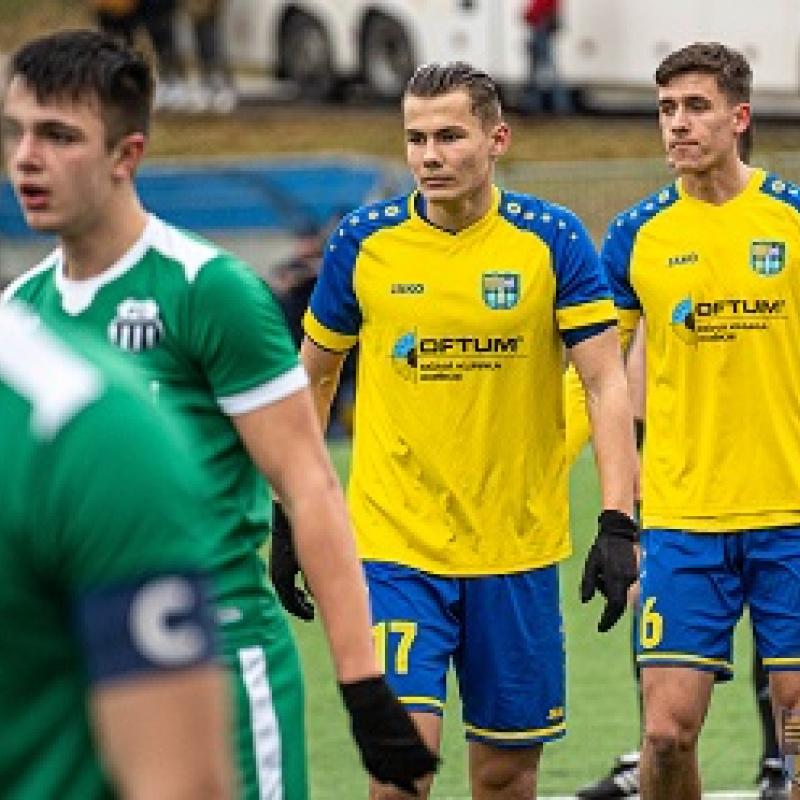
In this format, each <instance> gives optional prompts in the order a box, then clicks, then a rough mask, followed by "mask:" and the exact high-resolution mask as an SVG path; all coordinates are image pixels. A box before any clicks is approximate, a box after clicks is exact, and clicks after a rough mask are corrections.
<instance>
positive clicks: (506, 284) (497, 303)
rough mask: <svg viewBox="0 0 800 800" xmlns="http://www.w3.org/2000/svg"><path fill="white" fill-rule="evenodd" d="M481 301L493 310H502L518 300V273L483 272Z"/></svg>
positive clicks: (519, 282) (513, 304)
mask: <svg viewBox="0 0 800 800" xmlns="http://www.w3.org/2000/svg"><path fill="white" fill-rule="evenodd" d="M482 283H483V302H484V303H486V305H487V306H489V308H491V309H492V310H493V311H504V310H506V309H509V308H514V306H515V305H516V304H517V303H518V302H519V294H520V284H521V280H520V275H519V273H518V272H484V273H483V276H482Z"/></svg>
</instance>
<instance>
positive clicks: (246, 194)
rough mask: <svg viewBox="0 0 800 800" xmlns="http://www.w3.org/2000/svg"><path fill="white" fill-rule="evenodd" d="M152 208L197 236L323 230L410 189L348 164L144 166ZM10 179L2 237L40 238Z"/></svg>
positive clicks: (391, 169)
mask: <svg viewBox="0 0 800 800" xmlns="http://www.w3.org/2000/svg"><path fill="white" fill-rule="evenodd" d="M137 186H138V189H139V193H140V195H141V198H142V202H143V203H144V205H145V207H146V208H147V209H148V210H150V211H152V212H154V213H155V214H158V215H159V216H160V217H162V218H163V219H165V220H167V221H168V222H171V223H172V224H174V225H178V226H180V227H183V228H188V229H190V230H193V231H197V232H208V233H210V232H218V233H236V232H247V231H258V230H281V231H286V230H290V231H291V230H298V229H299V228H302V227H305V226H308V225H322V224H324V223H325V222H326V221H328V220H329V219H330V218H331V217H333V216H335V215H336V216H338V215H341V214H342V213H343V212H344V211H349V210H351V209H353V208H355V207H357V206H359V205H361V204H363V203H365V202H368V201H369V200H373V199H377V198H380V197H385V196H387V195H391V194H394V193H397V192H401V191H405V190H407V189H408V187H409V184H408V178H407V177H406V176H405V174H404V173H402V172H400V171H399V170H398V169H397V167H395V166H394V165H390V164H387V163H383V162H378V161H374V162H373V161H369V160H361V159H352V160H348V159H345V158H325V159H314V158H310V159H304V160H302V161H298V160H286V159H275V160H267V161H264V160H260V161H231V162H212V163H203V164H198V163H191V164H173V165H157V164H152V165H146V166H143V167H142V169H141V170H140V172H139V175H138V177H137ZM36 235H37V234H35V233H33V232H32V231H31V230H30V229H29V228H28V227H27V225H26V224H25V220H24V218H23V216H22V212H21V210H20V208H19V205H18V203H17V201H16V198H15V196H14V192H13V190H12V188H11V185H10V184H9V183H8V181H7V180H3V181H0V237H6V238H15V239H25V238H33V237H35V236H36Z"/></svg>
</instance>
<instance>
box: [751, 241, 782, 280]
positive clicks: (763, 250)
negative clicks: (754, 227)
mask: <svg viewBox="0 0 800 800" xmlns="http://www.w3.org/2000/svg"><path fill="white" fill-rule="evenodd" d="M785 266H786V242H774V241H768V240H764V239H758V240H756V241H753V242H750V268H751V269H752V270H753V272H755V273H756V274H757V275H763V276H764V277H771V276H772V275H777V274H778V273H779V272H781V271H782V270H783V268H784V267H785Z"/></svg>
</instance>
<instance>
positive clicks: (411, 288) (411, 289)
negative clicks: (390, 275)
mask: <svg viewBox="0 0 800 800" xmlns="http://www.w3.org/2000/svg"><path fill="white" fill-rule="evenodd" d="M424 293H425V284H424V283H393V284H392V294H424Z"/></svg>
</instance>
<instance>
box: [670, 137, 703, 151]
mask: <svg viewBox="0 0 800 800" xmlns="http://www.w3.org/2000/svg"><path fill="white" fill-rule="evenodd" d="M695 147H697V142H694V141H686V140H685V139H681V140H679V141H676V142H672V143H671V144H670V146H669V149H670V151H671V152H673V153H675V152H678V153H680V152H685V151H687V150H690V149H692V148H695Z"/></svg>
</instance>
